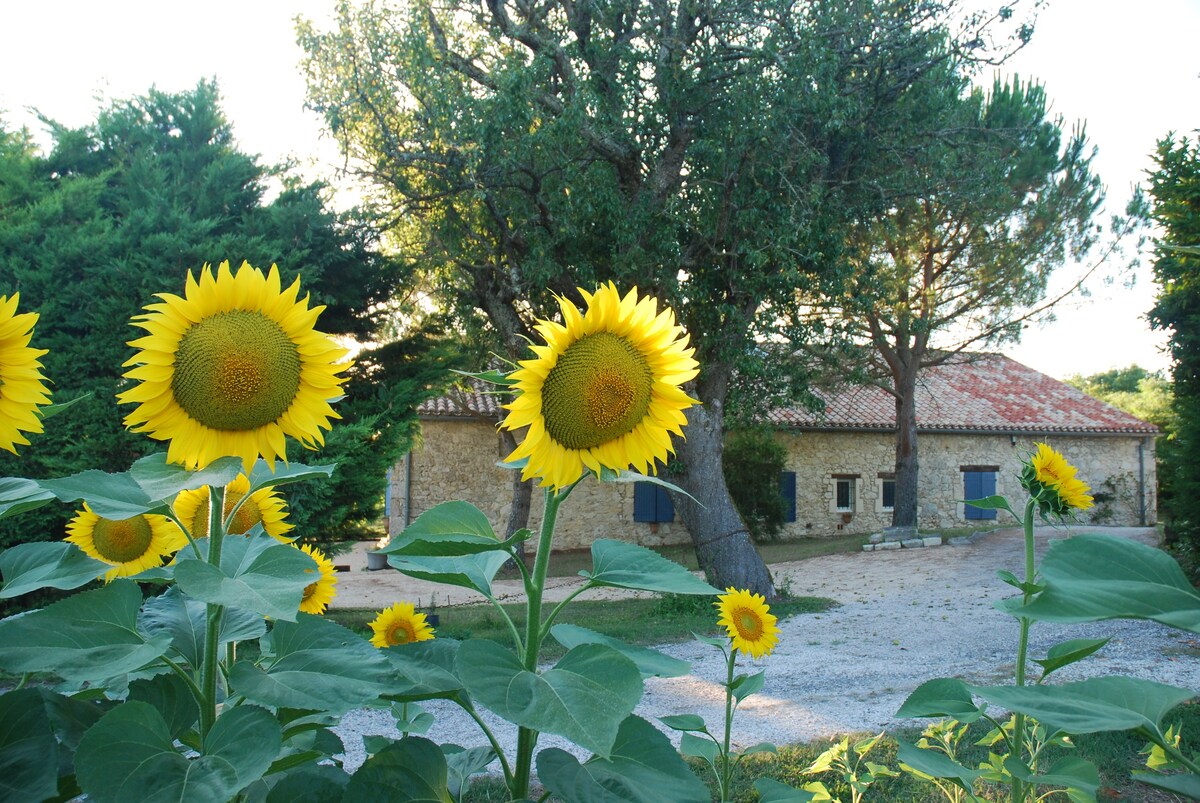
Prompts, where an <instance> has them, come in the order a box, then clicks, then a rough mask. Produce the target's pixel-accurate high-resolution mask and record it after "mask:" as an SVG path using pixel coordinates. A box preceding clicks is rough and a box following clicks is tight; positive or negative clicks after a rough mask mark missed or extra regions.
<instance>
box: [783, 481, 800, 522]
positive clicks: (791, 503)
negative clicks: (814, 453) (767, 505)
mask: <svg viewBox="0 0 1200 803" xmlns="http://www.w3.org/2000/svg"><path fill="white" fill-rule="evenodd" d="M779 495H780V496H782V497H783V501H784V506H785V510H786V513H785V514H784V517H783V520H784V521H795V520H796V472H794V471H783V472H780V474H779Z"/></svg>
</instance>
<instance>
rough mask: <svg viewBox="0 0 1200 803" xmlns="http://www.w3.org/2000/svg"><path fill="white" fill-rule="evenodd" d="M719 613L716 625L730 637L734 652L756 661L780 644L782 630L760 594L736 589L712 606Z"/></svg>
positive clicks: (729, 591)
mask: <svg viewBox="0 0 1200 803" xmlns="http://www.w3.org/2000/svg"><path fill="white" fill-rule="evenodd" d="M713 605H715V606H716V607H717V610H718V611H719V612H720V618H719V619H718V620H717V624H718V625H720V626H721V627H724V628H725V631H726V633H728V634H729V638H730V641H731V643H732V645H733V649H735V650H737V651H738V652H740V653H742V654H743V655H749V656H751V657H753V658H762V657H763V656H765V655H770V654H771V651H772V650H773V649H775V645H776V644H777V643H778V641H779V632H780V631H779V628H778V627H776V625H775V623H776V621H777V620H776V618H775V616H774V614H772V613H771V610H770V607H769V606H768V605H767V602H766V599H765V598H764V597H763V596H762V595H761V594H752V593H750V592H749V591H745V590H739V589H736V588H733V587H730V588H727V589H725V593H724V594H721V595H720V596H719V597H717V601H716V602H714V603H713Z"/></svg>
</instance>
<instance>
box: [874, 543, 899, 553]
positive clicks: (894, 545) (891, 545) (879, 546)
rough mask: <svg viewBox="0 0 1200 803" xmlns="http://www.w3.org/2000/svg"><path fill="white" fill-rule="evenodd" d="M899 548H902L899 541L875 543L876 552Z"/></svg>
mask: <svg viewBox="0 0 1200 803" xmlns="http://www.w3.org/2000/svg"><path fill="white" fill-rule="evenodd" d="M899 548H900V542H899V541H884V542H883V543H882V544H876V545H875V551H876V552H878V551H879V550H881V549H899Z"/></svg>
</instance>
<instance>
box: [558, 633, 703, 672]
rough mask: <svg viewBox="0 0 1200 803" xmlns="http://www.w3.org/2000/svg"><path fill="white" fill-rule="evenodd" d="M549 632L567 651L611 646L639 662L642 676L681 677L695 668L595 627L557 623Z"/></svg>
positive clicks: (635, 662) (638, 665)
mask: <svg viewBox="0 0 1200 803" xmlns="http://www.w3.org/2000/svg"><path fill="white" fill-rule="evenodd" d="M550 635H552V636H554V639H555V640H556V641H557V642H558V643H559V644H561V645H563V646H564V647H566V648H567V649H568V650H569V649H571V648H572V647H578V646H579V645H580V644H604V645H606V646H609V647H612V648H613V649H614V650H616V651H617V652H619V653H621V654H622V655H624V656H625V657H626V658H628V659H629V660H631V661H633V662H634V664H636V665H637V668H638V671H639V672H641V673H642V677H643V678H648V677H660V678H678V677H683V676H684V675H686V674H687V673H688V672H691V671H692V665H691V664H690V663H688V662H687V661H681V660H679V659H678V658H672V657H671V656H669V655H664V654H663V653H661V652H659V651H658V650H652V649H650V648H649V647H637V646H634V645H632V644H626V643H625V642H623V641H621V640H620V639H615V638H612V637H611V636H606V635H604V634H603V633H597V632H596V631H594V630H588V629H587V628H586V627H579V626H578V625H568V624H560V625H555V626H554V627H552V628H550Z"/></svg>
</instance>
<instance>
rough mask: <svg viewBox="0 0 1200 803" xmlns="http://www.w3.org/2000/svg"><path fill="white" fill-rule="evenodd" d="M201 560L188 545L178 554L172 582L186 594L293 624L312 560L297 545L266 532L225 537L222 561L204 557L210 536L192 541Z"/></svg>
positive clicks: (313, 573)
mask: <svg viewBox="0 0 1200 803" xmlns="http://www.w3.org/2000/svg"><path fill="white" fill-rule="evenodd" d="M196 545H197V546H198V547H199V548H200V554H201V555H202V556H204V558H205V559H199V558H196V557H195V555H194V554H193V553H192V551H191V550H190V549H185V550H183V551H182V552H180V553H179V555H178V557H177V558H176V565H175V582H176V583H178V584H179V589H180V590H181V591H183V592H184V593H185V594H187V595H188V596H190V597H194V598H195V599H198V600H201V601H203V602H211V603H214V604H216V605H225V606H227V607H230V608H239V609H242V610H247V611H252V612H254V613H258V614H262V615H264V616H270V617H271V618H273V619H283V620H285V621H288V622H294V621H295V620H296V615H297V614H298V613H299V611H300V600H301V599H302V598H303V596H304V587H305V586H307V585H308V584H309V583H312V582H315V581H316V579H317V576H318V567H317V562H316V561H314V560H313V559H312V558H310V557H309V556H308V555H306V554H304V552H302V551H300V550H299V549H297V548H295V547H293V546H289V545H288V544H281V543H279V542H278V541H276V540H275V539H274V538H271V537H270V536H268V535H261V534H259V535H255V536H251V537H245V536H239V537H236V538H234V537H227V538H225V539H224V542H223V544H222V547H221V565H220V566H219V567H218V566H213V565H211V564H209V563H208V562H207V560H206V558H207V556H208V548H209V539H207V538H202V539H200V540H199V541H197V542H196Z"/></svg>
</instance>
